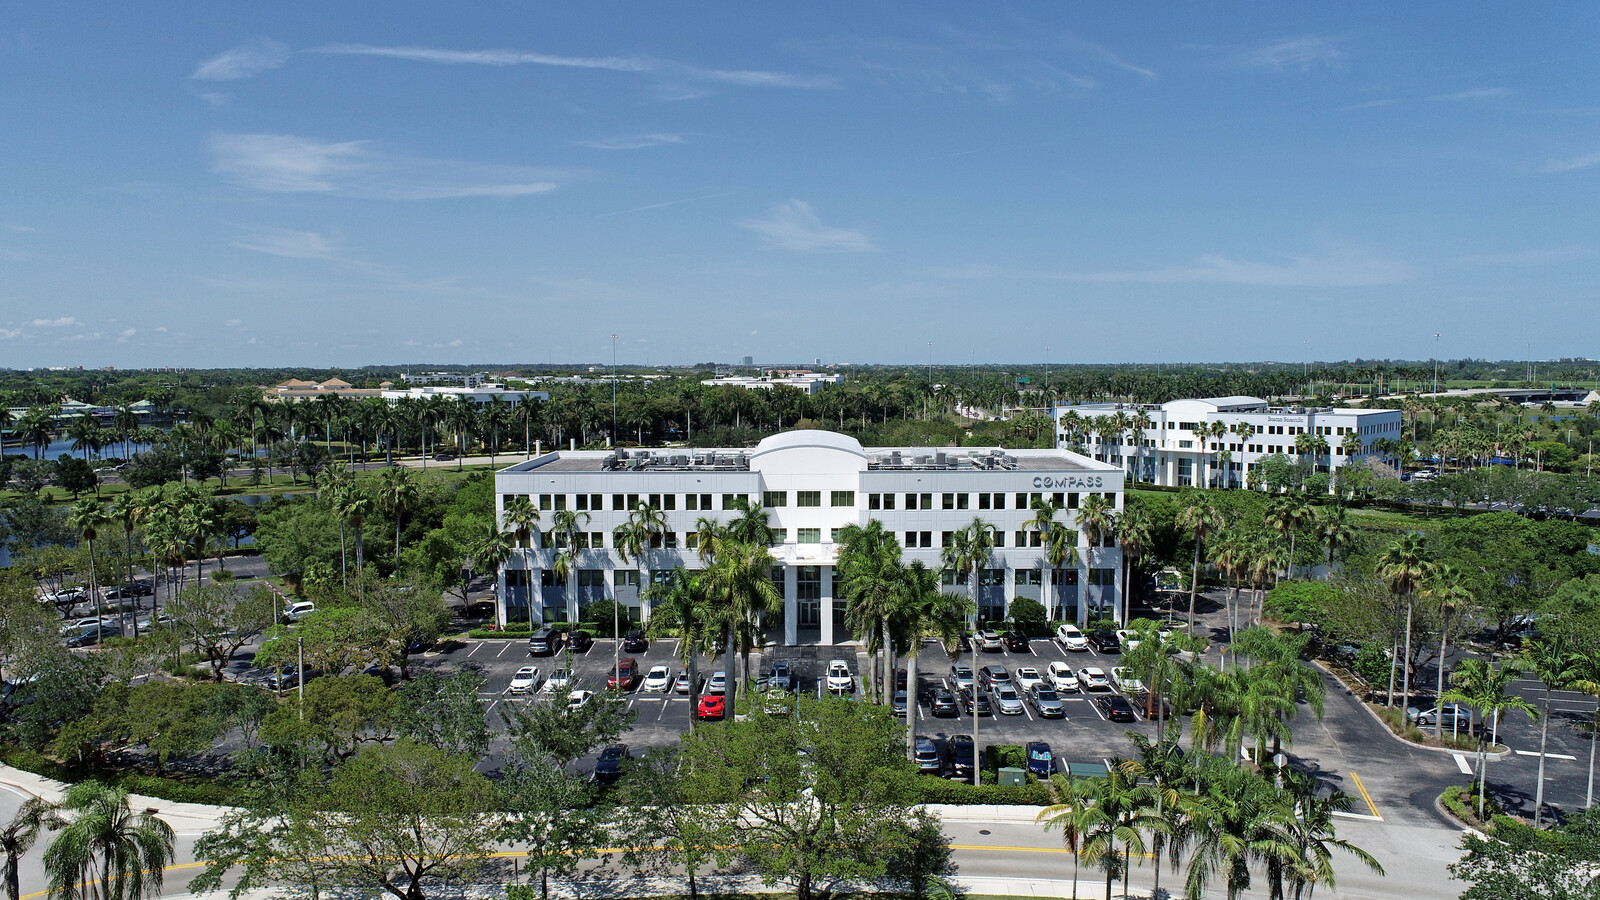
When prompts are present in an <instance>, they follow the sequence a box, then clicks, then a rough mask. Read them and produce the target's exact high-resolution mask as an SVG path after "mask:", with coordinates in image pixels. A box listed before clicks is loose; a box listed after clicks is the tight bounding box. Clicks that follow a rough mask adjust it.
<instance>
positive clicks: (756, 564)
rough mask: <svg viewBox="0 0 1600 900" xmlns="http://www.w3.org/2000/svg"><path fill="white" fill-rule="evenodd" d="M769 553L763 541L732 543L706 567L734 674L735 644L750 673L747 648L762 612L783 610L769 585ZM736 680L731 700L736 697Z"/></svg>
mask: <svg viewBox="0 0 1600 900" xmlns="http://www.w3.org/2000/svg"><path fill="white" fill-rule="evenodd" d="M773 565H774V560H773V558H772V552H771V551H770V550H768V549H767V547H766V545H764V544H759V545H758V544H745V543H740V542H737V541H735V542H733V543H729V544H725V545H724V546H723V547H722V549H721V550H720V551H719V552H718V554H717V558H716V562H715V563H713V564H712V566H711V568H709V569H707V570H706V574H705V576H704V577H705V579H706V594H707V596H708V598H709V599H710V601H711V603H712V605H713V608H714V609H715V610H716V612H717V613H718V614H719V615H720V617H721V619H722V625H723V627H724V629H725V631H726V646H725V647H724V648H723V658H724V660H725V663H726V665H727V668H728V672H729V674H730V675H732V674H733V652H734V649H735V648H736V647H737V648H738V649H739V650H740V652H741V655H742V657H743V660H744V667H745V672H744V675H743V676H742V677H741V680H743V679H747V678H748V677H749V675H750V672H749V669H750V649H751V644H752V643H753V638H754V637H755V635H754V632H755V629H756V627H757V626H758V625H759V623H760V620H761V617H762V616H763V615H767V614H771V613H776V612H778V611H779V610H781V609H783V597H782V596H781V595H780V594H779V593H778V589H777V588H776V587H774V586H773V584H772V567H773ZM738 689H739V685H738V684H737V683H735V685H734V690H733V692H732V694H731V699H733V700H734V701H737V700H738V699H739V690H738Z"/></svg>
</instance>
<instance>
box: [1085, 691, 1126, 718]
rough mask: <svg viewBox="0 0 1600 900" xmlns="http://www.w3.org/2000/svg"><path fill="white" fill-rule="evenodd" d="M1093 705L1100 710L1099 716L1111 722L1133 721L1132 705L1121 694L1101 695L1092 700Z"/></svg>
mask: <svg viewBox="0 0 1600 900" xmlns="http://www.w3.org/2000/svg"><path fill="white" fill-rule="evenodd" d="M1094 705H1095V706H1097V707H1099V708H1100V714H1101V715H1103V716H1105V717H1106V720H1107V721H1111V722H1132V721H1134V715H1133V704H1132V703H1129V702H1128V698H1127V697H1124V696H1122V695H1121V694H1101V695H1100V696H1098V697H1096V698H1094Z"/></svg>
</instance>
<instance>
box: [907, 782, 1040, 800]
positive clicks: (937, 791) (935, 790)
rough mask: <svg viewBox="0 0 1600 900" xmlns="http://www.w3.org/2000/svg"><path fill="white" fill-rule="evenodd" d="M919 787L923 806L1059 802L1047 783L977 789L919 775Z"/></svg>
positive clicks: (989, 786)
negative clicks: (932, 804) (935, 804)
mask: <svg viewBox="0 0 1600 900" xmlns="http://www.w3.org/2000/svg"><path fill="white" fill-rule="evenodd" d="M915 784H916V785H917V790H918V792H919V793H920V794H921V795H922V796H921V797H919V798H918V799H919V800H920V801H921V802H923V803H944V804H949V805H951V806H1049V805H1050V804H1052V803H1054V802H1055V797H1054V796H1053V795H1051V793H1050V788H1049V787H1048V786H1047V785H1043V784H1038V783H1034V784H1029V785H1025V786H1023V787H1009V786H1004V785H998V784H985V785H982V786H980V787H973V786H972V785H970V784H968V783H966V782H965V781H951V780H949V779H946V778H935V777H933V776H927V775H923V776H918V777H917V779H916V781H915Z"/></svg>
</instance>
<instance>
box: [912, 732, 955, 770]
mask: <svg viewBox="0 0 1600 900" xmlns="http://www.w3.org/2000/svg"><path fill="white" fill-rule="evenodd" d="M915 752H916V757H917V771H918V772H921V773H922V774H924V775H939V776H943V775H945V774H946V770H947V769H948V768H949V763H948V761H947V760H946V759H945V756H944V750H943V748H941V747H940V746H939V742H938V741H935V740H934V739H933V738H931V737H928V736H927V735H925V734H919V735H917V743H916V751H915Z"/></svg>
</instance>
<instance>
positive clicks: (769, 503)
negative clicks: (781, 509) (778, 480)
mask: <svg viewBox="0 0 1600 900" xmlns="http://www.w3.org/2000/svg"><path fill="white" fill-rule="evenodd" d="M761 505H762V506H766V507H778V506H788V505H789V492H788V491H762V492H761Z"/></svg>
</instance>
